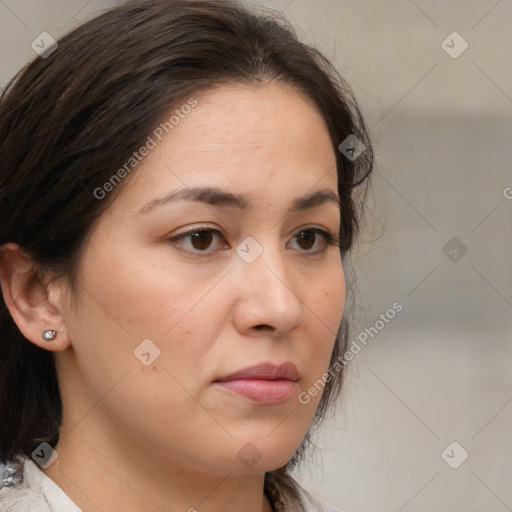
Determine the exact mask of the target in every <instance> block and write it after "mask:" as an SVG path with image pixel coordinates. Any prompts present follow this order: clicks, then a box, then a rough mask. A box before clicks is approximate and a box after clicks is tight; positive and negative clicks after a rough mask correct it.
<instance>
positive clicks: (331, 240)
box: [167, 227, 341, 255]
mask: <svg viewBox="0 0 512 512" xmlns="http://www.w3.org/2000/svg"><path fill="white" fill-rule="evenodd" d="M197 233H216V234H217V235H220V236H221V237H222V233H221V232H220V231H219V230H218V229H213V228H206V227H205V228H201V227H198V228H194V229H190V230H189V231H185V232H184V233H180V234H179V235H177V236H174V237H172V238H168V239H167V240H168V241H169V242H178V240H181V239H183V238H186V237H187V236H189V235H193V234H197ZM300 233H314V234H317V235H320V236H322V237H323V239H324V242H325V244H326V246H325V247H324V248H323V249H320V250H317V251H307V250H304V251H302V252H304V254H321V253H323V252H325V250H326V249H327V246H329V245H330V246H333V247H338V248H340V249H341V246H340V242H341V240H340V239H339V238H338V237H337V236H334V235H332V234H331V233H329V231H326V230H324V229H320V228H304V229H300V230H299V231H298V232H297V233H296V235H295V236H297V235H298V234H300ZM315 242H316V240H315ZM184 250H185V251H187V252H189V253H190V254H193V255H201V254H212V253H213V252H215V251H208V250H205V251H200V250H191V249H187V248H185V249H184Z"/></svg>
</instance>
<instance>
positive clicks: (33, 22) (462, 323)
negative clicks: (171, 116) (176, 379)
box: [0, 0, 512, 512]
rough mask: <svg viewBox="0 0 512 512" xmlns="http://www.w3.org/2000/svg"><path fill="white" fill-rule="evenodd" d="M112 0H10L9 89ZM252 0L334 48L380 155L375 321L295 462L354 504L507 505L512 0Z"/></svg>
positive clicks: (331, 494)
mask: <svg viewBox="0 0 512 512" xmlns="http://www.w3.org/2000/svg"><path fill="white" fill-rule="evenodd" d="M116 3H117V2H114V1H100V0H92V1H86V0H66V1H64V0H39V1H29V0H0V20H1V22H0V23H1V30H0V41H1V45H0V61H1V66H0V79H1V85H2V87H3V86H4V85H5V83H6V81H7V79H8V78H9V77H11V76H12V75H13V74H14V72H15V71H17V70H18V69H19V68H20V67H21V66H22V65H24V64H25V63H26V62H28V60H29V59H32V58H33V57H34V56H35V53H34V50H33V49H32V47H31V44H32V42H33V41H34V40H35V39H36V37H37V36H39V34H41V32H43V31H46V32H48V33H49V34H51V35H52V36H53V37H55V38H58V37H59V36H61V35H62V34H64V33H65V32H67V31H69V30H70V29H72V28H73V27H75V26H77V25H78V24H80V23H82V22H83V21H85V20H86V19H88V18H89V17H91V16H92V15H93V14H95V13H98V12H99V11H100V10H101V9H104V8H106V7H109V6H112V5H115V4H116ZM252 3H254V4H256V3H257V5H261V6H263V5H264V6H267V7H270V8H274V9H276V10H279V11H281V12H283V14H284V15H286V17H288V18H289V19H290V20H291V21H292V22H293V24H294V25H295V27H296V29H297V32H298V34H299V35H300V37H301V38H302V39H303V40H305V41H306V42H309V43H312V44H315V45H316V46H317V47H318V48H319V49H321V50H322V51H323V52H324V53H325V54H326V55H327V57H329V58H330V59H331V60H332V61H333V62H334V63H335V64H336V66H337V68H338V70H339V71H340V73H341V74H342V75H343V76H344V78H345V79H346V80H347V81H348V82H349V84H350V85H351V86H352V88H353V90H354V93H355V95H356V97H357V99H358V101H359V103H360V106H361V107H362V109H363V111H364V113H365V114H366V119H367V122H368V126H369V128H370V130H371V134H372V137H373V140H374V144H375V153H376V169H375V174H374V178H373V187H372V193H371V196H370V203H369V209H368V215H367V228H366V229H365V231H364V232H363V234H362V237H361V245H360V246H359V249H358V250H357V252H356V253H354V262H353V264H354V272H355V276H356V277H357V295H356V307H355V310H354V314H355V322H354V323H353V336H352V337H353V339H354V340H356V339H357V336H358V335H359V334H360V333H363V332H366V333H367V334H368V332H371V333H372V335H371V336H370V335H368V336H367V345H366V346H364V347H363V348H362V350H361V351H360V352H359V353H358V354H357V355H356V356H355V357H354V359H353V360H352V361H351V363H350V365H349V369H348V377H347V381H346V387H345V391H344V395H343V400H342V402H341V404H340V407H339V409H338V411H337V414H335V415H333V417H332V418H330V419H329V420H328V421H327V422H326V423H325V425H324V427H323V428H322V430H321V432H320V435H319V437H318V439H317V443H316V444H317V447H318V450H317V452H316V455H315V456H314V457H311V460H310V461H309V462H307V463H306V464H304V465H303V466H302V468H301V469H300V471H298V472H297V474H296V478H297V479H298V480H299V481H300V482H301V483H302V485H303V486H305V487H306V488H307V489H308V490H309V491H310V492H312V493H313V494H315V495H316V496H318V497H320V498H321V499H323V500H324V501H327V502H329V503H332V504H334V505H336V506H338V507H340V508H342V509H343V510H344V511H345V512H363V511H369V510H375V511H377V510H378V511H380V512H388V511H389V512H391V511H393V512H401V511H404V512H409V511H410V512H413V511H416V512H431V511H432V510H439V511H443V512H459V511H460V512H462V511H464V512H477V511H480V512H481V511H486V512H505V511H507V510H509V511H512V485H511V484H512V371H511V368H512V263H511V262H512V258H511V255H512V223H511V220H512V166H511V163H512V51H511V48H512V31H511V30H510V23H511V21H512V2H510V0H500V1H496V0H453V1H446V0H414V1H413V0H386V1H378V0H315V1H313V0H273V1H270V0H269V1H266V2H252ZM394 303H400V304H401V305H402V307H403V309H402V311H400V312H399V313H397V314H396V315H395V316H394V318H393V319H392V320H389V321H388V322H386V323H385V324H382V321H380V322H379V323H377V322H378V321H379V319H380V318H381V317H380V315H381V314H385V313H386V311H387V310H388V309H390V308H391V306H392V305H393V304H394ZM381 325H383V326H382V327H381ZM370 327H373V330H371V331H370V330H368V331H365V329H369V328H370ZM376 331H377V333H375V332H376Z"/></svg>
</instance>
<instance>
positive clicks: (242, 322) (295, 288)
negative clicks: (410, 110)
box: [57, 85, 345, 472]
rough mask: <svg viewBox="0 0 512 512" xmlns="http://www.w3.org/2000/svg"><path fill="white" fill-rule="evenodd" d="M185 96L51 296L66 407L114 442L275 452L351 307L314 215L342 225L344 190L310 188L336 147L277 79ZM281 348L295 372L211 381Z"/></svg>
mask: <svg viewBox="0 0 512 512" xmlns="http://www.w3.org/2000/svg"><path fill="white" fill-rule="evenodd" d="M194 98H195V99H196V100H197V106H195V108H192V109H191V111H190V113H188V114H187V115H184V116H183V117H182V118H180V121H179V123H178V124H176V125H175V126H174V128H173V129H172V131H170V133H169V134H168V135H167V136H165V137H164V138H163V140H162V141H159V140H158V139H157V138H155V137H153V138H154V139H155V141H156V142H157V145H156V147H154V148H153V149H151V150H150V151H149V154H148V155H147V156H146V157H144V158H143V160H142V161H141V162H140V163H139V164H138V165H137V167H136V169H134V170H133V171H132V174H131V175H130V176H129V177H128V178H127V179H126V183H123V184H121V185H118V186H122V188H121V189H120V193H119V195H118V197H117V198H116V199H115V201H114V202H113V203H112V205H111V206H110V207H109V208H108V209H107V210H106V211H105V212H104V213H103V214H102V216H101V217H100V218H99V219H98V222H97V223H96V224H95V225H94V227H93V230H92V232H91V236H90V239H89V240H88V243H87V246H86V249H85V252H84V253H83V258H82V261H81V264H80V267H79V269H78V274H77V280H78V283H79V285H78V286H77V289H76V291H75V292H74V293H75V294H74V297H73V298H74V301H73V302H72V301H71V300H69V301H67V299H62V300H66V301H67V302H65V304H64V309H63V312H64V313H63V315H64V319H65V323H66V327H67V330H68V333H69V336H70V339H71V344H72V345H71V349H70V350H66V351H64V352H59V353H57V368H58V373H59V380H60V385H61V393H62V400H63V405H64V420H65V421H66V419H67V420H68V426H69V425H71V424H77V422H78V423H79V424H80V425H81V428H83V429H84V431H87V432H89V434H90V435H91V436H94V438H95V442H96V444H97V445H100V446H99V447H100V449H101V448H102V449H104V450H113V449H115V450H116V453H117V455H118V456H123V457H125V456H126V457H129V456H130V454H131V453H132V452H131V451H130V450H128V449H127V447H129V446H130V445H133V446H139V447H142V448H143V450H144V452H145V453H146V454H148V455H149V454H151V455H152V456H153V455H154V456H158V457H162V458H163V459H165V460H169V461H172V464H177V463H179V464H180V465H182V466H183V468H184V469H193V470H202V471H205V470H206V471H212V472H218V471H223V472H247V471H264V470H269V469H274V468H277V467H279V466H281V465H282V464H284V463H285V462H286V461H287V460H289V458H290V457H291V456H292V455H293V453H294V452H295V450H296V448H297V447H298V445H299V443H300V442H301V440H302V438H303V436H304V434H305V432H306V430H307V428H308V426H309V424H310V422H311V420H312V417H313V414H314V412H315V409H316V407H317V405H318V402H319V399H320V395H319V394H317V395H316V396H314V397H312V398H311V401H310V402H309V403H307V404H304V403H301V402H300V401H299V400H298V394H299V393H300V392H304V391H306V392H307V390H308V388H309V387H311V386H312V385H313V384H314V383H315V381H317V380H318V379H320V378H321V376H322V374H323V373H324V372H326V371H327V370H328V365H329V360H330V356H331V352H332V349H333V345H334V341H335V337H336V333H337V330H338V327H339V325H340V322H341V317H342V313H343V308H344V301H345V282H344V275H343V269H342V263H341V258H340V252H339V249H338V248H337V247H336V246H333V245H328V244H327V243H326V242H325V239H324V237H323V236H322V235H321V234H319V233H318V232H316V234H315V231H314V230H321V231H326V232H329V233H331V235H333V236H337V234H338V232H339V227H340V226H339V223H340V213H339V207H338V205H337V204H336V202H335V200H333V199H330V200H329V199H325V197H324V196H321V198H322V197H323V200H318V201H308V200H307V199H306V198H307V197H310V196H312V195H315V194H316V193H317V192H319V191H322V192H323V193H328V194H331V195H332V196H334V198H337V197H338V194H337V174H336V162H335V154H334V149H333V146H332V144H331V141H330V138H329V134H328V131H327V128H326V126H325V124H324V122H323V120H322V118H321V116H320V115H319V114H318V113H317V111H316V110H315V109H314V108H313V107H312V106H311V105H310V104H309V103H308V102H307V101H306V100H305V99H304V98H303V97H302V96H301V95H299V94H298V93H297V92H296V91H294V90H293V89H291V88H289V87H287V86H277V85H264V86H260V87H256V86H255V87H250V86H240V87H234V86H233V87H227V86H226V87H219V88H216V89H210V90H209V91H207V92H203V93H201V94H196V95H194ZM183 103H186V99H185V101H184V102H183ZM187 110H188V109H187ZM171 114H172V112H171V113H170V114H169V116H168V117H170V115H171ZM164 133H165V132H164ZM197 188H201V189H204V188H214V189H215V191H216V192H215V193H213V192H208V193H205V192H203V193H199V194H197V193H196V192H194V191H195V189H197ZM176 193H179V195H178V196H176V197H175V198H174V199H172V198H171V195H172V194H176ZM227 194H229V195H233V196H236V197H237V198H243V202H244V203H245V204H239V203H241V201H235V200H233V199H227V198H226V197H225V195H227ZM193 196H194V197H195V198H196V199H195V200H193ZM318 197H320V196H318ZM299 200H300V201H299ZM249 205H250V206H249ZM242 206H243V207H242ZM198 230H208V231H205V232H203V233H197V231H198ZM187 231H195V232H196V233H195V234H192V235H190V234H189V235H187V234H186V233H187ZM303 231H306V232H305V233H302V235H301V232H303ZM62 297H65V295H62ZM70 298H71V297H69V299H70ZM158 351H159V352H158ZM287 362H288V363H292V364H293V365H295V367H296V369H297V372H298V375H297V376H296V377H297V378H298V380H295V381H290V380H285V379H281V381H280V382H278V383H274V384H269V381H268V380H263V381H261V380H260V382H255V381H254V379H245V380H244V379H242V380H238V381H235V380H231V381H230V382H229V383H226V381H224V384H220V383H219V382H218V380H219V379H223V378H225V377H226V376H228V375H230V374H232V373H234V372H237V371H239V370H242V369H246V368H248V367H252V366H254V365H259V364H263V363H271V364H274V365H277V366H279V365H281V364H282V363H287ZM261 376H265V375H260V377H261ZM268 377H269V376H268V375H267V378H268ZM281 377H284V378H286V377H288V378H292V377H293V376H292V375H291V374H286V375H282V376H281ZM93 406H94V408H93Z"/></svg>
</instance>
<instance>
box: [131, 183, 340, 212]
mask: <svg viewBox="0 0 512 512" xmlns="http://www.w3.org/2000/svg"><path fill="white" fill-rule="evenodd" d="M174 201H196V202H202V203H206V204H209V205H212V206H218V207H221V206H224V207H232V208H237V209H238V210H251V209H252V208H254V201H253V200H252V199H250V198H249V197H248V196H246V195H243V194H234V193H232V192H228V191H227V190H223V189H220V188H215V187H192V188H191V187H187V188H181V189H178V190H175V191H173V192H170V193H169V194H166V195H165V196H163V197H159V198H157V199H153V200H152V201H150V202H149V203H147V204H146V205H144V206H143V207H142V208H141V209H140V210H139V213H143V212H148V211H150V210H153V209H155V208H158V207H160V206H163V205H166V204H169V203H171V202H174ZM328 202H331V203H334V204H336V206H337V207H338V208H340V200H339V198H338V197H337V195H336V194H335V193H334V192H332V191H331V190H329V189H320V190H316V191H315V192H312V193H310V194H306V195H303V196H300V197H297V198H295V199H294V200H293V203H292V205H291V206H290V208H289V209H288V212H287V213H295V212H299V211H304V210H309V209H312V208H317V207H318V206H321V205H323V204H325V203H328Z"/></svg>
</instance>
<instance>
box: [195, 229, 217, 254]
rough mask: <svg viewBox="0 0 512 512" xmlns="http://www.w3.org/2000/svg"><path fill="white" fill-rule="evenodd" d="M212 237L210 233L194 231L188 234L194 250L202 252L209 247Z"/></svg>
mask: <svg viewBox="0 0 512 512" xmlns="http://www.w3.org/2000/svg"><path fill="white" fill-rule="evenodd" d="M212 240H213V235H212V232H211V231H196V232H194V233H191V234H190V241H191V243H192V246H193V248H194V249H197V250H199V251H204V250H206V249H208V247H210V244H211V243H212Z"/></svg>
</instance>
